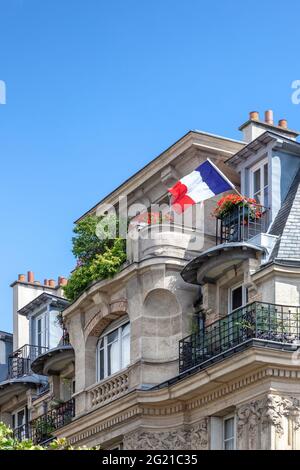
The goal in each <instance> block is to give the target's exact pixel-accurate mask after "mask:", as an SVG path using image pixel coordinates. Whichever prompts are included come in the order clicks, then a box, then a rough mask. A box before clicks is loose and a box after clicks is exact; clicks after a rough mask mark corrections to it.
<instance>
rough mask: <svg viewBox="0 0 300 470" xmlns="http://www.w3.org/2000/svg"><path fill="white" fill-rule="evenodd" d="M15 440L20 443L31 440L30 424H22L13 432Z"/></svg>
mask: <svg viewBox="0 0 300 470" xmlns="http://www.w3.org/2000/svg"><path fill="white" fill-rule="evenodd" d="M13 436H14V439H17V440H18V441H24V439H28V438H29V427H28V424H22V425H21V426H18V427H17V428H15V429H14V430H13Z"/></svg>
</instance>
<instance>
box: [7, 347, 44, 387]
mask: <svg viewBox="0 0 300 470" xmlns="http://www.w3.org/2000/svg"><path fill="white" fill-rule="evenodd" d="M46 351H48V348H46V347H43V346H34V345H32V344H25V345H24V346H22V347H21V348H19V349H17V350H16V351H14V352H13V353H12V354H10V356H9V357H8V379H16V378H19V377H23V376H24V375H30V374H32V373H33V372H32V370H31V363H32V362H33V361H34V360H35V359H36V358H37V357H38V356H39V355H40V354H43V353H45V352H46Z"/></svg>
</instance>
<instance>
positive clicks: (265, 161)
mask: <svg viewBox="0 0 300 470" xmlns="http://www.w3.org/2000/svg"><path fill="white" fill-rule="evenodd" d="M265 165H268V184H267V185H266V184H265V178H264V168H265ZM269 166H270V164H269V159H268V157H266V158H264V159H262V160H260V161H259V162H257V163H256V164H255V165H253V166H251V167H250V168H249V175H250V184H249V189H250V197H251V198H254V199H255V195H254V174H255V172H256V171H257V170H260V193H261V201H260V203H259V204H260V205H262V206H263V207H266V208H268V206H269V201H268V204H267V205H266V201H265V188H268V195H269V188H270V181H269V179H270V178H269Z"/></svg>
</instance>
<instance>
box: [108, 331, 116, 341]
mask: <svg viewBox="0 0 300 470" xmlns="http://www.w3.org/2000/svg"><path fill="white" fill-rule="evenodd" d="M117 339H118V330H114V331H112V332H111V333H109V334H108V335H107V343H112V342H113V341H116V340H117Z"/></svg>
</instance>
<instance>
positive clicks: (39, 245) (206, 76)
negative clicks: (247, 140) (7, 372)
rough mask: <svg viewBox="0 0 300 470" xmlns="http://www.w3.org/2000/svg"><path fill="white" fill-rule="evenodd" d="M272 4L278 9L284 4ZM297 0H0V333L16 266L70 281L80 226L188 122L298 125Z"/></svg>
mask: <svg viewBox="0 0 300 470" xmlns="http://www.w3.org/2000/svg"><path fill="white" fill-rule="evenodd" d="M276 5H277V8H276ZM299 17H300V3H299V0H294V1H291V0H290V1H289V0H287V1H285V2H278V1H277V2H275V1H274V0H273V1H271V0H263V1H261V2H253V0H251V1H249V0H246V1H245V0H243V2H241V1H237V0H236V1H233V0H226V1H224V0H215V1H211V2H207V1H201V0H126V1H125V0H115V1H109V0H106V1H104V0H43V1H41V0H0V79H1V80H4V81H5V82H6V85H7V104H6V105H2V106H0V158H1V170H0V204H1V231H0V250H1V255H0V256H1V258H0V259H1V264H0V329H4V330H11V328H12V292H11V289H10V287H9V284H10V283H11V282H12V281H13V280H15V279H16V276H17V274H18V273H23V272H26V271H27V270H29V269H31V270H33V271H34V272H35V273H36V277H37V278H39V279H40V280H43V279H44V277H48V278H49V277H54V278H56V277H57V275H68V273H69V271H70V270H71V269H72V267H73V263H74V261H73V258H72V254H71V236H72V224H73V221H74V220H75V219H76V218H77V217H79V216H80V215H81V214H82V213H83V212H85V211H86V210H87V209H89V208H90V207H91V206H92V205H94V204H95V203H96V202H97V201H98V200H99V199H101V198H102V197H103V196H104V195H105V194H106V193H108V192H110V191H111V190H112V189H114V187H116V186H117V185H119V184H120V183H121V182H122V181H123V180H124V179H126V178H128V177H129V176H130V175H131V174H132V173H133V172H135V171H137V170H138V169H139V168H141V167H142V166H143V165H145V164H146V163H147V162H149V161H150V160H151V159H152V158H154V157H155V156H156V155H157V154H159V153H160V152H161V151H162V150H163V149H165V148H166V147H168V146H169V145H170V144H172V143H173V142H174V141H175V140H177V139H178V138H180V137H181V136H182V135H183V134H184V133H185V132H186V131H188V130H189V129H195V128H196V129H201V130H205V131H209V132H213V133H217V134H223V135H226V136H229V137H233V138H240V135H239V132H238V131H237V127H238V126H239V125H240V124H241V123H242V122H244V121H245V120H246V118H247V114H248V112H249V111H251V110H255V109H257V110H259V111H261V112H263V111H264V110H265V109H267V108H273V109H274V111H275V113H276V118H277V119H278V118H281V117H287V118H288V120H289V123H290V126H291V127H293V128H300V105H299V106H296V105H293V104H292V102H291V93H292V90H291V82H292V81H293V80H296V79H300V70H299V54H300V29H299Z"/></svg>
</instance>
